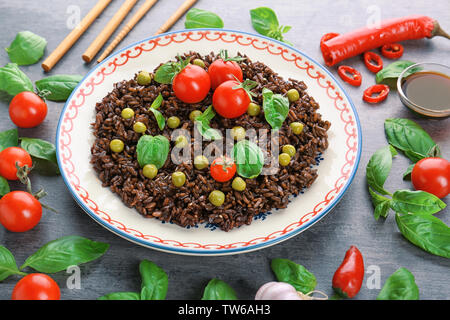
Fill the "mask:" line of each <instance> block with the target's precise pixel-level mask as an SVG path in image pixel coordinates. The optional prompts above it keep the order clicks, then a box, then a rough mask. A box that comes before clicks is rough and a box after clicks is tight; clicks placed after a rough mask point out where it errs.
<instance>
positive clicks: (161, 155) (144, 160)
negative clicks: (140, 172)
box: [136, 135, 170, 169]
mask: <svg viewBox="0 0 450 320" xmlns="http://www.w3.org/2000/svg"><path fill="white" fill-rule="evenodd" d="M169 149H170V143H169V140H168V139H167V138H166V137H164V136H161V135H159V136H150V135H143V136H142V137H141V138H140V139H139V141H138V143H137V147H136V152H137V159H138V162H139V165H140V166H141V167H144V166H145V165H146V164H153V165H155V166H156V167H157V168H158V169H159V168H161V167H162V166H163V165H164V163H165V162H166V160H167V156H168V155H169Z"/></svg>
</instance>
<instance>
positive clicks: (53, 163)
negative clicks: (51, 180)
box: [20, 138, 59, 175]
mask: <svg viewBox="0 0 450 320" xmlns="http://www.w3.org/2000/svg"><path fill="white" fill-rule="evenodd" d="M20 146H21V148H22V149H24V150H26V151H27V152H28V153H29V154H30V155H31V157H32V158H33V164H34V167H35V169H36V171H38V172H40V173H42V174H46V175H52V174H59V168H58V161H57V160H56V148H55V145H54V144H52V143H50V142H48V141H45V140H42V139H37V138H20Z"/></svg>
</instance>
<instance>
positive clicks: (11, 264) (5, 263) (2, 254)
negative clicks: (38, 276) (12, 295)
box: [0, 246, 25, 281]
mask: <svg viewBox="0 0 450 320" xmlns="http://www.w3.org/2000/svg"><path fill="white" fill-rule="evenodd" d="M13 274H19V275H25V273H23V272H20V271H19V269H18V268H17V264H16V259H14V256H13V255H12V253H11V251H9V250H8V249H6V248H5V247H4V246H0V281H3V280H5V279H6V278H8V277H9V276H10V275H13Z"/></svg>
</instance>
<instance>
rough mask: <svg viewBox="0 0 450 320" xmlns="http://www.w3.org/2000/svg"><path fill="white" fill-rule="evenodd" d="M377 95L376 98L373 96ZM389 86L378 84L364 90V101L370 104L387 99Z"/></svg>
mask: <svg viewBox="0 0 450 320" xmlns="http://www.w3.org/2000/svg"><path fill="white" fill-rule="evenodd" d="M374 94H376V96H373V95H374ZM388 94H389V86H387V85H385V84H376V85H373V86H371V87H369V88H367V89H366V90H364V94H363V100H364V101H366V102H368V103H378V102H381V101H383V100H385V99H386V98H387V96H388Z"/></svg>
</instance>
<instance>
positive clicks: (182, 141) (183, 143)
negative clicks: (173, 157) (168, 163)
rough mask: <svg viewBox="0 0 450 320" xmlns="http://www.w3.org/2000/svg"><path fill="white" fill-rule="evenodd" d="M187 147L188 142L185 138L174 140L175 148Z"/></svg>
mask: <svg viewBox="0 0 450 320" xmlns="http://www.w3.org/2000/svg"><path fill="white" fill-rule="evenodd" d="M187 145H188V140H187V138H186V137H185V136H178V137H177V138H176V139H175V147H177V148H184V147H186V146H187Z"/></svg>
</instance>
